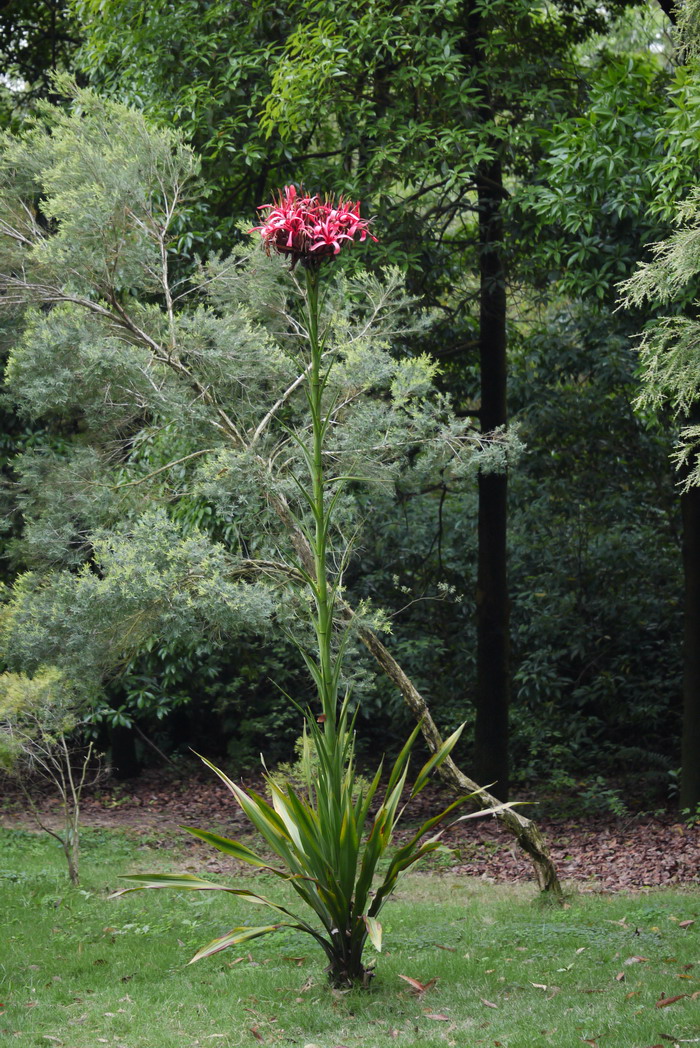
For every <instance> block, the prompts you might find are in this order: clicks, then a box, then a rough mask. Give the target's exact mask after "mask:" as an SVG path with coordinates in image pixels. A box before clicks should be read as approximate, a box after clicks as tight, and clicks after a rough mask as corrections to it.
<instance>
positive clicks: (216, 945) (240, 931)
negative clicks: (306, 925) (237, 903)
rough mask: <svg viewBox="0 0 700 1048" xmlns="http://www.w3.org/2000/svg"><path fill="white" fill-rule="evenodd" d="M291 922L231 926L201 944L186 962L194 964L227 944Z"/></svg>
mask: <svg viewBox="0 0 700 1048" xmlns="http://www.w3.org/2000/svg"><path fill="white" fill-rule="evenodd" d="M293 927H295V926H294V925H293V924H289V923H283V924H266V925H264V926H262V927H258V928H233V929H232V930H231V931H230V932H228V933H227V934H226V935H222V936H221V938H220V939H214V940H212V942H210V943H209V944H208V945H207V946H203V947H202V949H201V950H197V952H196V954H195V955H194V957H193V958H192V960H191V961H188V964H194V962H195V961H201V960H202V958H204V957H211V956H212V954H214V953H220V952H221V950H227V949H228V947H229V946H238V945H239V943H242V942H248V941H249V940H250V939H257V938H259V937H260V936H261V935H269V934H270V932H276V931H278V929H280V928H293Z"/></svg>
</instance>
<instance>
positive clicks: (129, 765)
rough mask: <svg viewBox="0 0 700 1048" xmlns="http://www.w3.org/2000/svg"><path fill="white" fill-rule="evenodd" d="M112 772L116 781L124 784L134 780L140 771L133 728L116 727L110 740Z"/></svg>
mask: <svg viewBox="0 0 700 1048" xmlns="http://www.w3.org/2000/svg"><path fill="white" fill-rule="evenodd" d="M110 750H111V758H112V759H111V764H112V772H113V774H114V777H115V779H118V780H119V781H120V782H123V781H124V780H125V779H133V778H134V777H135V776H136V775H138V773H139V771H140V770H141V769H140V765H139V761H138V757H137V756H136V739H135V737H134V732H133V731H132V730H131V728H124V727H122V726H121V725H115V726H114V727H113V728H112V733H111V739H110Z"/></svg>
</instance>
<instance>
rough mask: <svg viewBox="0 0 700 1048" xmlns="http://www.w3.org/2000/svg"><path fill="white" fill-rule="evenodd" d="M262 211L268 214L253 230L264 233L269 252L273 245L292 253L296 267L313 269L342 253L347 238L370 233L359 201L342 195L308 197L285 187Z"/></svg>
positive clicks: (263, 238) (364, 235)
mask: <svg viewBox="0 0 700 1048" xmlns="http://www.w3.org/2000/svg"><path fill="white" fill-rule="evenodd" d="M258 211H267V212H268V215H267V217H266V219H265V222H264V223H263V224H262V225H261V226H254V227H253V229H252V230H251V232H254V233H260V235H261V237H262V240H263V243H264V245H265V249H266V250H267V253H268V254H269V253H270V248H273V249H274V250H275V251H277V252H278V253H279V254H281V255H290V256H291V260H292V268H294V266H295V265H296V263H297V262H301V264H302V265H303V266H306V267H309V268H313V267H316V266H319V265H320V264H321V263H322V262H323V260H324V259H331V258H333V257H334V256H335V255H337V254H338V253H339V252H340V248H341V246H342V244H343V242H344V241H347V240H349V241H353V240H355V238H356V237H357V236H358V235H359V239H360V241H363V240H366V239H367V236H368V235H369V237H370V239H371V240H374V241H375V242H376V240H377V238H376V237H375V236H373V235H372V233H370V232H369V222H368V221H367V219H364V218H360V202H359V200H357V201H355V202H354V203H351V202H350V201H348V200H345V199H344V198H343V197H342V196H341V197H338V199H337V200H333V198H332V197H327V198H326V199H325V200H322V199H321V197H319V196H318V195H314V196H305V195H304V194H303V190H302V192H301V194H300V193H298V192H297V189H296V186H285V187H284V190H280V191H279V195H278V197H277V199H276V200H274V202H273V203H272V204H263V205H262V206H261V207H259V208H258Z"/></svg>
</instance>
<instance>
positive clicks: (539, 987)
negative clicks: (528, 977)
mask: <svg viewBox="0 0 700 1048" xmlns="http://www.w3.org/2000/svg"><path fill="white" fill-rule="evenodd" d="M530 985H531V986H534V987H535V989H536V990H546V989H547V986H546V983H531V984H530Z"/></svg>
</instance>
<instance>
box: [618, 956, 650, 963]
mask: <svg viewBox="0 0 700 1048" xmlns="http://www.w3.org/2000/svg"><path fill="white" fill-rule="evenodd" d="M648 960H649V958H648V957H637V956H634V957H628V958H627V960H626V961H623V962H622V963H623V964H642V962H643V961H648Z"/></svg>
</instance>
